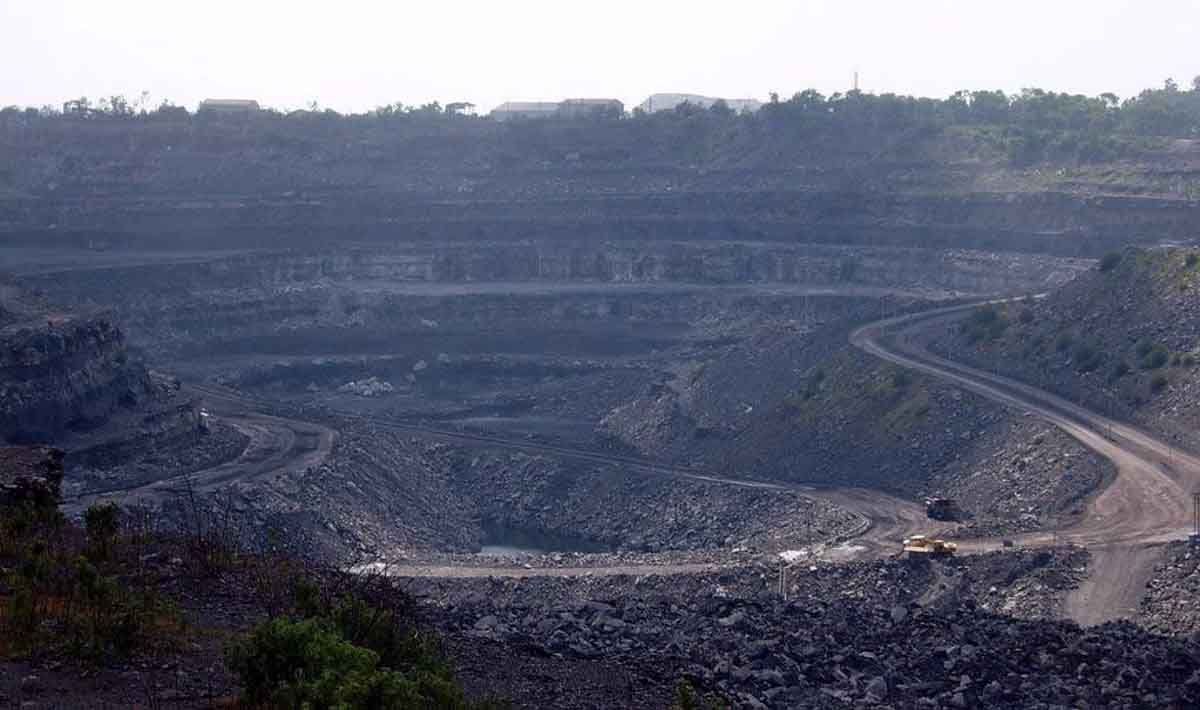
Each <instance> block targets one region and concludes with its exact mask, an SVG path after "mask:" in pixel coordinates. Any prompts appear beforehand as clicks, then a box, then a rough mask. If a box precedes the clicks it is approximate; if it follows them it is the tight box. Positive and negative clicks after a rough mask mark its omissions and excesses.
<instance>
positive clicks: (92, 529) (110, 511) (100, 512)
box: [83, 503, 121, 560]
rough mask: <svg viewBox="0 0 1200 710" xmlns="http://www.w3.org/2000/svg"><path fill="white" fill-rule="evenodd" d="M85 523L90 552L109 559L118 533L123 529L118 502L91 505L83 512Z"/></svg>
mask: <svg viewBox="0 0 1200 710" xmlns="http://www.w3.org/2000/svg"><path fill="white" fill-rule="evenodd" d="M83 523H84V528H85V529H86V530H87V536H88V545H89V547H90V549H91V553H90V554H92V556H93V557H94V558H95V559H98V560H104V559H108V556H109V554H110V553H111V552H112V547H113V543H114V542H115V541H116V539H117V533H118V532H120V531H121V511H120V509H119V508H117V505H116V503H96V504H94V505H91V506H89V507H88V509H87V510H85V511H84V513H83Z"/></svg>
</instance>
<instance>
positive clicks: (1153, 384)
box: [1150, 372, 1169, 392]
mask: <svg viewBox="0 0 1200 710" xmlns="http://www.w3.org/2000/svg"><path fill="white" fill-rule="evenodd" d="M1168 383H1169V381H1168V380H1167V376H1166V375H1164V374H1163V373H1161V372H1159V373H1157V374H1156V375H1154V377H1152V378H1151V379H1150V391H1151V392H1161V391H1163V390H1164V389H1166V387H1167V384H1168Z"/></svg>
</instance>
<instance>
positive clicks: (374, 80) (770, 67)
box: [0, 0, 1200, 111]
mask: <svg viewBox="0 0 1200 710" xmlns="http://www.w3.org/2000/svg"><path fill="white" fill-rule="evenodd" d="M1198 50H1200V0H1138V1H1136V2H1135V1H1134V0H792V1H790V2H788V1H785V0H740V1H739V2H735V1H732V0H722V1H720V2H710V1H709V0H587V1H586V2H580V1H578V0H484V1H474V2H468V1H466V0H440V1H439V0H421V1H416V0H390V1H385V0H337V1H336V2H334V1H330V2H311V1H309V0H288V1H283V0H189V1H188V2H180V1H179V0H0V106H2V105H9V104H16V105H23V106H24V105H42V104H47V103H51V104H60V103H61V102H62V101H63V100H65V99H69V98H74V97H78V96H83V95H86V96H90V97H93V98H96V97H99V96H105V95H112V94H125V95H126V96H128V97H130V98H133V97H136V96H137V95H138V94H140V93H141V92H142V91H149V92H150V93H151V95H152V97H153V98H152V101H153V102H154V103H158V101H159V100H161V99H163V98H170V99H173V100H174V101H175V102H176V103H179V104H182V105H185V106H189V107H194V106H195V104H196V103H198V102H199V100H200V99H202V98H205V97H220V98H255V99H258V100H260V101H262V102H263V103H265V104H268V105H271V106H276V107H280V108H297V107H301V106H303V105H305V104H307V103H308V102H309V101H312V100H316V101H317V102H319V103H320V105H321V106H323V107H330V108H334V109H338V110H342V111H346V110H355V111H360V110H365V109H369V108H372V107H374V106H377V105H380V104H384V103H390V102H395V101H403V102H404V103H406V104H415V103H423V102H425V101H429V100H433V99H437V100H440V101H442V102H443V103H445V102H448V101H457V100H469V101H474V102H475V103H477V104H478V105H479V106H480V107H481V108H483V109H488V108H490V107H492V106H494V105H495V104H497V103H500V102H502V101H505V100H507V99H531V100H532V99H559V98H565V97H585V96H586V97H615V98H619V99H621V100H623V101H625V102H626V104H627V105H630V106H632V105H634V104H637V103H638V102H640V101H641V100H642V99H644V98H645V97H646V96H647V95H649V94H651V93H654V92H660V91H663V92H674V91H685V92H696V93H705V94H709V95H715V96H727V97H731V98H737V97H743V96H752V97H757V98H762V99H765V98H766V96H767V94H768V93H769V92H771V91H778V92H779V93H780V94H781V95H782V96H784V97H787V96H790V95H791V94H793V93H795V92H796V91H798V90H801V89H805V88H816V89H818V90H821V91H823V92H826V93H831V92H833V91H844V90H846V89H848V88H849V86H850V83H851V80H852V79H851V78H852V75H853V72H854V69H855V68H858V69H859V70H860V72H861V75H862V87H863V89H864V90H867V91H873V92H877V93H881V92H885V91H894V92H898V93H913V94H919V95H927V96H945V95H947V94H949V93H951V92H953V91H955V90H957V89H961V88H972V89H974V88H999V89H1004V90H1006V91H1017V90H1019V89H1020V88H1022V87H1025V86H1040V87H1043V88H1046V89H1054V90H1064V91H1072V92H1082V93H1087V94H1098V93H1101V92H1104V91H1112V92H1114V93H1116V94H1118V95H1120V96H1122V97H1125V96H1129V95H1131V94H1134V93H1136V92H1137V91H1139V90H1141V89H1142V88H1145V87H1148V86H1161V84H1162V82H1163V80H1164V79H1166V78H1167V77H1174V78H1175V79H1176V80H1177V81H1178V82H1179V83H1180V84H1181V85H1183V86H1188V85H1190V83H1191V79H1192V77H1193V76H1195V75H1197V74H1200V51H1198Z"/></svg>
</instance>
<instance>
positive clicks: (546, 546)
mask: <svg viewBox="0 0 1200 710" xmlns="http://www.w3.org/2000/svg"><path fill="white" fill-rule="evenodd" d="M482 528H483V539H482V540H481V541H480V549H479V554H480V555H485V556H497V557H514V556H515V557H527V556H534V555H548V554H555V553H585V554H593V553H601V552H614V551H615V548H613V547H612V546H610V545H605V544H603V543H600V542H595V541H589V540H585V539H581V538H578V537H571V536H569V535H554V534H550V533H546V532H543V531H541V530H524V529H520V528H513V527H509V526H507V525H503V524H501V523H497V522H495V521H484V523H483V525H482Z"/></svg>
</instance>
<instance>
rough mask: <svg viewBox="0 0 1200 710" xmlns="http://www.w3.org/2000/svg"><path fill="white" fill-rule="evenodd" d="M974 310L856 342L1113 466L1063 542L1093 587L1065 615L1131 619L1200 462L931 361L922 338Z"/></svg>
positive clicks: (1077, 594)
mask: <svg viewBox="0 0 1200 710" xmlns="http://www.w3.org/2000/svg"><path fill="white" fill-rule="evenodd" d="M978 305H979V304H972V305H965V306H954V307H948V308H941V309H936V310H933V311H927V312H924V313H920V314H914V315H907V316H900V317H897V318H890V319H887V320H884V321H879V322H877V323H872V324H870V325H866V326H863V327H861V328H859V329H857V330H856V331H854V333H853V334H852V335H851V337H850V341H851V343H853V344H854V345H855V346H856V347H858V348H861V349H862V350H864V351H866V352H868V353H870V354H872V355H875V356H876V357H879V358H882V359H884V360H887V361H889V362H892V363H895V364H897V365H900V366H903V367H906V368H909V369H913V370H917V371H920V372H923V373H925V374H928V375H931V376H933V377H936V378H938V379H941V380H944V381H947V382H950V383H952V384H954V385H956V386H959V387H962V388H963V389H965V390H969V391H971V392H974V393H976V394H979V395H981V396H984V397H987V398H989V399H992V400H994V401H996V402H999V403H1001V404H1004V405H1006V406H1009V407H1012V408H1014V409H1018V410H1024V411H1029V412H1032V413H1034V414H1036V415H1037V416H1040V417H1042V418H1044V419H1046V420H1047V421H1049V422H1051V423H1053V424H1055V425H1056V426H1058V427H1059V428H1061V429H1062V430H1063V431H1065V432H1066V433H1067V434H1069V435H1070V436H1072V437H1074V438H1075V439H1077V440H1078V441H1079V442H1080V443H1082V444H1083V445H1084V446H1087V447H1088V448H1090V449H1092V450H1094V451H1096V452H1097V453H1099V454H1101V455H1102V456H1104V457H1106V458H1108V459H1109V460H1111V461H1112V462H1113V464H1114V465H1115V466H1116V469H1117V475H1116V477H1115V478H1114V479H1113V480H1112V481H1111V482H1110V483H1109V484H1108V485H1107V486H1106V487H1105V488H1104V489H1103V490H1102V491H1100V492H1099V493H1098V494H1097V495H1094V496H1093V497H1092V498H1091V500H1090V501H1089V503H1088V506H1087V511H1086V513H1085V514H1084V516H1083V517H1082V518H1081V519H1080V520H1079V522H1078V523H1077V524H1075V525H1074V526H1073V527H1070V528H1066V529H1063V530H1060V531H1058V534H1057V537H1058V538H1059V540H1061V541H1064V542H1072V543H1076V544H1079V545H1083V546H1086V547H1087V548H1088V549H1089V550H1090V552H1091V553H1092V563H1091V567H1090V570H1089V575H1088V579H1087V581H1086V582H1085V583H1084V584H1083V585H1081V586H1080V588H1079V589H1077V590H1075V591H1074V592H1073V593H1072V594H1071V595H1070V596H1069V597H1068V599H1067V602H1066V611H1067V614H1068V616H1070V617H1071V618H1072V619H1074V620H1076V621H1078V622H1079V623H1081V624H1095V623H1100V622H1103V621H1107V620H1110V619H1115V618H1127V617H1130V616H1133V615H1134V614H1136V612H1137V608H1138V604H1139V602H1140V600H1141V597H1142V594H1143V592H1144V589H1145V583H1146V579H1147V578H1148V576H1149V574H1150V572H1151V571H1152V569H1153V565H1154V562H1155V560H1156V559H1157V557H1158V553H1159V549H1158V547H1156V545H1158V544H1160V543H1163V542H1167V541H1170V540H1178V539H1180V538H1182V537H1185V536H1186V534H1187V532H1188V525H1189V521H1190V519H1191V515H1190V510H1189V509H1190V499H1191V496H1190V491H1192V490H1195V489H1196V488H1197V487H1200V459H1197V458H1195V457H1193V456H1191V455H1189V454H1186V453H1184V452H1181V451H1179V450H1178V449H1175V448H1173V447H1171V446H1170V445H1169V444H1167V443H1164V442H1163V441H1161V440H1159V439H1157V438H1155V437H1154V436H1152V435H1150V434H1148V433H1146V432H1145V431H1143V430H1141V429H1139V428H1137V427H1134V426H1131V425H1128V424H1124V423H1121V422H1117V421H1115V420H1112V419H1109V418H1107V417H1104V416H1101V415H1099V414H1096V413H1094V412H1091V411H1089V410H1087V409H1084V408H1083V407H1080V406H1079V405H1077V404H1074V403H1073V402H1069V401H1067V400H1065V399H1063V398H1061V397H1058V396H1056V395H1053V394H1050V393H1048V392H1044V391H1042V390H1039V389H1037V388H1035V387H1031V386H1029V385H1027V384H1024V383H1022V382H1018V381H1016V380H1013V379H1010V378H1007V377H1002V376H999V375H996V374H993V373H990V372H986V371H983V370H979V369H976V368H972V367H968V366H966V365H962V364H960V363H956V362H953V361H950V360H947V359H945V358H942V357H939V356H937V355H934V354H932V353H931V352H929V350H928V349H927V348H926V347H925V345H924V343H925V339H924V338H922V334H923V333H928V332H937V331H938V330H942V331H944V329H945V328H946V326H947V325H948V324H949V323H950V322H952V321H954V320H957V319H961V318H963V317H965V316H966V315H968V314H969V312H970V311H971V310H972V309H974V308H976V307H978ZM1053 538H1054V534H1053V533H1049V532H1043V533H1036V534H1030V535H1023V536H1018V537H1016V538H1014V539H1015V541H1017V542H1018V543H1020V544H1022V545H1026V546H1036V545H1049V544H1051V543H1052V541H1053ZM960 547H961V549H963V551H964V552H972V551H985V550H991V549H996V548H997V547H998V545H997V541H994V540H977V541H966V542H964V543H962V544H961V545H960Z"/></svg>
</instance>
